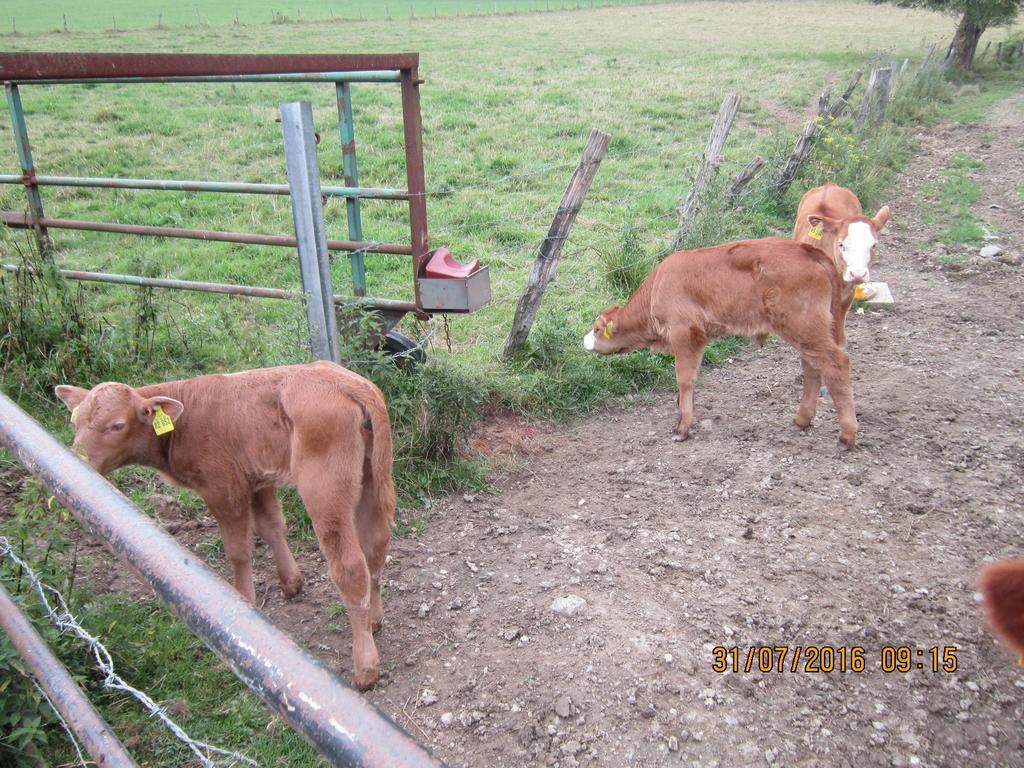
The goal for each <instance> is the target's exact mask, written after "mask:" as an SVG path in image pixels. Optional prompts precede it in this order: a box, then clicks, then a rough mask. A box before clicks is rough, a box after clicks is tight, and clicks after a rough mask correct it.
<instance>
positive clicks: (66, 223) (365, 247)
mask: <svg viewBox="0 0 1024 768" xmlns="http://www.w3.org/2000/svg"><path fill="white" fill-rule="evenodd" d="M0 220H2V221H3V223H4V224H6V225H7V226H8V227H15V228H18V229H28V228H31V227H32V226H33V225H32V220H31V219H30V218H29V217H28V216H26V215H25V214H24V213H17V212H15V211H0ZM39 223H40V224H42V225H43V226H44V227H50V228H52V229H80V230H86V231H90V232H120V233H121V234H126V235H152V236H155V237H179V238H184V239H186V240H215V241H218V242H225V243H245V244H248V245H280V246H286V247H289V248H294V247H295V238H294V237H289V236H288V235H255V234H251V233H249V232H220V231H217V230H212V229H185V228H181V227H153V226H150V225H148V224H114V223H111V222H106V221H82V220H79V219H51V218H49V217H47V216H44V217H43V218H42V219H40V220H39ZM327 248H328V250H331V251H364V252H367V253H394V254H398V255H405V256H408V255H410V254H411V253H412V248H411V247H410V246H408V245H401V244H399V243H370V242H365V241H364V242H353V241H352V240H328V241H327Z"/></svg>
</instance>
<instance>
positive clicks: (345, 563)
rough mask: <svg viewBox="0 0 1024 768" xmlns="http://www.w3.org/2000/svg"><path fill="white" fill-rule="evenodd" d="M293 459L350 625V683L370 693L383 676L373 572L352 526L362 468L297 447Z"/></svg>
mask: <svg viewBox="0 0 1024 768" xmlns="http://www.w3.org/2000/svg"><path fill="white" fill-rule="evenodd" d="M356 434H358V432H357V433H356ZM292 457H293V459H292V460H293V466H294V468H295V475H296V480H297V482H296V485H297V486H298V489H299V494H300V495H301V496H302V500H303V501H304V502H305V504H306V510H307V511H308V512H309V517H310V520H312V521H313V528H314V530H316V535H317V538H318V539H319V540H320V549H321V551H322V552H323V553H324V557H325V558H327V568H328V571H329V573H330V575H331V579H332V580H333V581H334V583H335V585H336V586H337V587H338V591H339V592H341V598H342V600H343V601H344V603H345V608H346V610H347V612H348V618H349V622H350V623H351V624H352V666H353V670H352V681H353V682H354V683H355V684H356V686H358V687H359V688H363V689H365V688H369V687H370V686H371V685H373V684H374V683H375V682H377V678H378V677H379V676H380V656H379V654H378V653H377V645H376V643H374V641H373V632H372V631H371V627H370V605H371V595H370V593H371V589H370V570H369V568H368V566H367V563H366V556H365V555H364V554H363V548H362V546H361V545H360V540H359V533H358V531H357V530H356V525H355V520H354V517H355V509H356V505H357V503H358V501H359V498H360V496H361V495H362V493H361V492H362V489H361V487H360V486H361V475H362V469H363V467H362V462H359V461H356V462H353V461H352V457H351V455H348V456H345V457H344V458H341V457H335V458H334V459H333V460H332V458H331V457H330V456H329V455H328V456H309V455H303V454H302V452H301V451H296V450H295V447H294V444H293V451H292Z"/></svg>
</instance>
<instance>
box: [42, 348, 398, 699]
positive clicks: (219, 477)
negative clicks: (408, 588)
mask: <svg viewBox="0 0 1024 768" xmlns="http://www.w3.org/2000/svg"><path fill="white" fill-rule="evenodd" d="M55 391H56V394H57V397H59V398H60V399H61V400H63V401H64V402H65V403H66V404H67V406H68V408H70V409H71V420H72V422H73V423H74V427H75V447H76V448H78V449H79V450H80V451H82V452H83V453H84V454H85V456H86V457H87V459H88V461H89V463H90V464H91V465H92V466H93V468H94V469H96V471H98V472H100V473H104V474H105V473H107V472H110V471H111V470H114V469H117V468H118V467H123V466H125V465H127V464H142V465H144V466H148V467H153V468H155V469H156V470H158V471H159V473H160V475H161V476H162V477H163V478H164V479H165V480H167V481H168V482H170V483H172V484H174V485H179V486H183V487H185V488H190V489H192V490H193V491H195V492H196V493H198V494H199V495H200V496H202V498H203V500H204V501H205V502H206V504H207V506H208V507H209V508H210V512H211V513H212V514H213V516H214V517H215V518H216V519H217V523H218V525H219V526H220V533H221V538H222V540H223V542H224V551H225V553H226V554H227V557H228V559H229V560H230V561H231V567H232V570H233V572H234V581H235V589H237V590H238V591H239V592H241V593H242V595H244V596H245V597H246V598H247V599H248V600H249V601H250V602H255V598H256V593H255V589H254V587H253V581H252V554H253V530H254V529H255V532H256V533H258V534H259V535H260V537H261V538H262V539H263V540H264V541H265V542H267V543H268V544H269V545H270V547H271V549H272V550H273V552H274V560H275V562H276V564H277V574H278V577H279V578H280V581H281V589H282V591H283V592H284V594H285V596H287V597H292V596H294V595H296V594H298V593H299V590H300V589H301V588H302V577H301V576H300V574H299V568H298V566H297V565H296V563H295V558H294V557H293V556H292V553H291V550H290V549H289V548H288V543H287V542H286V541H285V521H284V516H283V515H282V514H281V503H280V501H279V500H278V498H277V486H278V485H292V486H295V487H297V488H298V490H299V494H300V495H301V496H302V500H303V502H305V505H306V510H307V511H308V512H309V517H310V520H312V522H313V528H314V530H315V531H316V535H317V538H318V539H319V541H320V549H321V550H322V551H323V553H324V557H325V558H326V559H327V566H328V569H329V571H330V574H331V578H332V579H333V580H334V583H335V584H336V585H337V587H338V589H339V591H340V592H341V595H342V598H343V600H344V602H345V607H346V608H347V611H348V617H349V620H350V621H351V623H352V659H353V680H354V682H355V684H356V685H358V686H359V687H360V688H367V687H369V686H371V685H373V683H374V682H376V680H377V678H378V676H379V665H380V661H379V656H378V653H377V646H376V644H375V643H374V640H373V632H376V631H377V630H378V629H379V628H380V626H381V623H382V622H383V619H384V608H383V605H382V603H381V596H380V578H381V571H382V569H383V567H384V559H385V556H386V555H387V551H388V546H389V544H390V542H391V523H392V521H393V519H394V513H395V489H394V482H393V480H392V476H391V469H392V468H391V461H392V456H391V450H392V449H391V427H390V424H389V421H388V412H387V406H386V404H385V402H384V396H383V394H382V393H381V391H380V390H379V389H378V388H377V387H376V386H375V385H374V384H373V383H372V382H370V381H368V380H367V379H365V378H363V377H362V376H360V375H358V374H356V373H353V372H352V371H349V370H346V369H345V368H342V367H341V366H340V365H335V364H334V363H329V362H317V363H312V364H310V365H290V366H281V367H279V368H264V369H261V370H254V371H243V372H240V373H233V374H226V375H212V376H200V377H198V378H195V379H187V380H184V381H172V382H167V383H165V384H153V385H151V386H147V387H140V388H138V389H134V388H132V387H129V386H127V385H126V384H118V383H116V382H107V383H105V384H97V385H96V386H95V387H93V388H92V389H91V390H86V389H81V388H79V387H72V386H59V387H57V388H56V390H55Z"/></svg>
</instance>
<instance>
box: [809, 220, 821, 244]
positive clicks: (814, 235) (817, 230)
mask: <svg viewBox="0 0 1024 768" xmlns="http://www.w3.org/2000/svg"><path fill="white" fill-rule="evenodd" d="M824 234H825V228H824V227H823V226H822V225H821V222H820V221H819V222H818V223H817V224H815V225H814V226H813V227H811V228H810V229H809V230H807V236H808V237H809V238H811V239H813V240H821V238H822V235H824Z"/></svg>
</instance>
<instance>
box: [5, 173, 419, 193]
mask: <svg viewBox="0 0 1024 768" xmlns="http://www.w3.org/2000/svg"><path fill="white" fill-rule="evenodd" d="M0 184H25V185H26V186H35V185H39V186H50V187H96V188H99V189H151V190H171V191H175V192H233V193H239V194H247V195H287V194H288V185H287V184H256V183H252V182H247V181H190V180H187V179H123V178H116V177H104V176H49V175H42V174H36V175H34V176H32V177H31V178H29V177H27V176H26V175H24V174H23V175H21V176H19V175H18V174H15V173H0ZM320 191H321V192H322V193H323V194H324V195H326V196H327V197H348V198H358V197H366V198H373V199H376V200H408V199H409V193H408V192H406V191H405V190H404V189H390V188H388V187H360V186H358V185H354V184H353V185H351V186H345V187H321V188H320Z"/></svg>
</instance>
